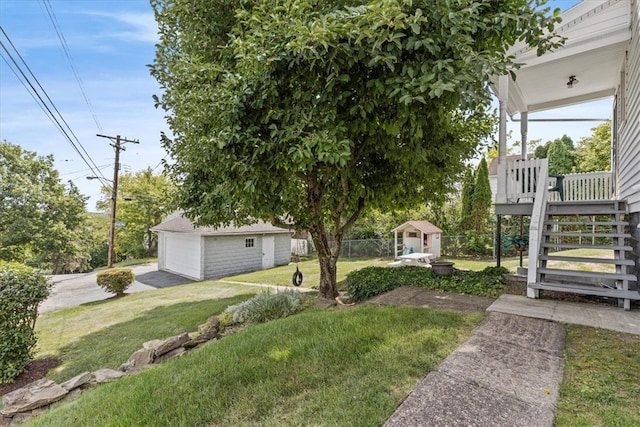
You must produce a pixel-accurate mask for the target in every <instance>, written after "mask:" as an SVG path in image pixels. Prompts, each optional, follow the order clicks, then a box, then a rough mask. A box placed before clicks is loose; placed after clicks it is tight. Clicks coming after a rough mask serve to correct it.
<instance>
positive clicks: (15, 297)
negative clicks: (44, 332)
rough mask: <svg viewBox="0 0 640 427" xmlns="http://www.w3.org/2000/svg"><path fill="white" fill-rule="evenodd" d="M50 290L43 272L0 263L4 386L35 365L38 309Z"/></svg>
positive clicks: (0, 372)
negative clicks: (28, 366)
mask: <svg viewBox="0 0 640 427" xmlns="http://www.w3.org/2000/svg"><path fill="white" fill-rule="evenodd" d="M50 289H51V283H50V282H49V281H48V280H47V278H46V277H45V276H44V275H43V274H42V273H41V272H40V271H37V270H34V269H33V268H31V267H27V266H25V265H22V264H18V263H13V262H4V261H0V384H2V383H6V382H11V381H12V380H13V379H14V378H15V377H17V376H18V375H19V374H20V373H22V372H24V371H25V369H26V367H27V365H28V364H29V362H30V361H31V358H32V350H33V348H34V346H35V345H36V342H37V338H36V334H35V332H34V327H35V324H36V318H37V317H38V305H39V304H40V303H41V302H42V301H44V300H45V299H46V298H47V296H48V295H49V291H50Z"/></svg>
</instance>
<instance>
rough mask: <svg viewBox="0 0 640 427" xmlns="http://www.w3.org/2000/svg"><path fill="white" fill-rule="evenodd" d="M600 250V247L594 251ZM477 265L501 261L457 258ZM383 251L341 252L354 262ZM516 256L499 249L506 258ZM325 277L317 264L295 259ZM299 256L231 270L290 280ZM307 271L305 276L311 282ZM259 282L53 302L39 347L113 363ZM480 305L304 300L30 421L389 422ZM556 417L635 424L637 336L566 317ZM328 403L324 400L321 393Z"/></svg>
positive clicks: (345, 267) (474, 319)
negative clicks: (451, 308)
mask: <svg viewBox="0 0 640 427" xmlns="http://www.w3.org/2000/svg"><path fill="white" fill-rule="evenodd" d="M589 253H590V254H592V256H594V255H595V254H596V253H597V251H593V250H592V251H591V252H589ZM454 261H455V262H456V267H458V268H464V269H472V270H481V269H483V268H484V267H486V266H490V265H494V261H492V260H487V261H474V260H462V259H460V260H454ZM388 262H389V260H384V259H379V260H344V259H343V260H340V264H339V280H341V279H342V278H344V277H345V276H346V273H347V272H348V271H352V270H355V269H358V268H362V267H365V266H370V265H386V264H387V263H388ZM507 262H509V263H510V262H513V263H515V265H517V263H518V260H517V259H512V260H503V263H502V264H503V265H506V264H507ZM299 266H300V269H301V271H303V273H304V274H305V283H304V284H303V286H309V285H310V284H309V283H307V280H313V281H314V283H317V277H318V274H319V270H318V266H317V261H304V262H301V263H300V264H299ZM294 269H295V266H294V265H289V266H285V267H278V268H275V269H271V270H267V271H261V272H255V273H250V274H244V275H240V276H235V277H230V278H227V279H228V280H234V281H243V282H252V283H270V284H280V285H285V284H288V281H289V280H290V279H291V277H290V276H291V274H292V273H293V271H294ZM309 278H311V279H309ZM257 291H259V290H258V289H257V288H255V287H249V286H243V285H237V284H229V283H223V282H213V281H208V282H201V283H194V284H188V285H182V286H177V287H174V288H169V289H159V290H153V291H146V292H139V293H133V294H130V295H127V296H126V297H124V298H120V299H110V300H105V301H100V302H96V303H91V304H85V305H82V306H79V307H74V308H68V309H63V310H58V311H54V312H49V313H45V314H43V315H41V316H40V317H39V318H38V322H37V332H38V335H39V348H38V357H48V356H55V357H59V358H61V359H63V360H64V364H63V365H61V366H60V367H59V368H58V369H56V370H54V371H53V372H50V374H49V377H50V378H52V379H54V380H56V381H58V382H60V381H64V380H66V379H68V378H70V377H72V376H73V375H75V374H77V373H79V372H82V371H85V370H87V371H92V370H96V369H99V368H103V367H112V368H115V367H117V366H119V365H120V364H121V363H122V362H124V361H125V360H126V359H127V358H128V357H129V355H130V354H131V353H133V352H134V351H135V350H137V349H138V348H140V347H141V345H142V343H143V342H145V341H148V340H151V339H155V338H166V337H168V336H171V335H174V334H178V333H180V332H188V331H193V330H195V329H196V328H197V325H199V324H201V323H204V321H206V319H207V318H208V317H209V316H211V315H214V314H218V313H220V312H222V311H223V310H224V309H225V307H227V306H228V305H230V304H235V303H237V302H240V301H242V300H244V299H247V298H249V297H250V296H251V294H252V293H255V292H257ZM482 318H483V316H482V315H477V314H460V313H448V312H438V311H434V310H429V309H424V308H409V307H384V308H383V307H374V306H369V305H366V304H365V305H358V306H356V307H354V308H350V309H335V310H317V309H309V310H307V311H305V312H303V313H301V314H298V315H295V316H292V317H290V318H287V319H282V320H279V321H275V322H270V323H267V324H263V325H256V326H252V327H251V328H248V329H246V330H244V331H242V332H240V333H238V334H235V335H232V336H229V337H226V338H224V339H222V340H220V341H218V342H215V343H211V344H209V345H207V346H205V347H202V348H200V349H198V350H195V351H193V352H191V353H189V354H187V355H185V356H184V357H182V358H179V359H177V360H172V361H170V362H168V363H166V364H164V365H160V366H157V367H154V368H152V369H150V370H148V371H144V372H141V373H138V374H136V375H133V376H131V377H127V378H124V379H121V380H118V381H117V382H115V383H112V384H106V385H102V386H100V387H97V388H96V389H93V390H88V391H86V392H85V393H83V395H82V396H80V398H79V399H77V400H75V401H73V402H71V403H62V404H59V405H55V407H54V409H53V411H52V412H51V413H49V414H47V415H44V416H40V417H37V418H36V419H35V420H34V421H33V422H32V424H33V425H52V426H58V425H83V426H84V425H88V426H91V425H318V426H322V425H354V426H357V425H363V426H365V425H366V426H368V425H381V424H382V423H383V422H384V421H385V420H386V418H387V417H388V416H389V415H390V414H391V413H392V412H393V409H394V408H395V406H396V405H397V404H398V403H399V402H400V401H401V400H402V399H403V398H404V397H405V396H406V394H407V393H408V392H409V391H410V390H411V389H412V388H413V387H414V386H415V385H416V383H417V382H418V381H419V380H420V379H421V378H422V377H423V376H424V375H425V374H426V373H427V372H428V371H429V370H431V369H434V368H435V367H436V366H437V365H438V363H439V362H440V361H441V360H442V359H443V358H445V357H446V356H447V355H448V354H449V353H450V352H451V351H453V350H454V349H455V348H456V347H457V346H458V345H459V344H460V343H461V342H463V341H464V339H465V338H466V337H467V336H468V335H469V334H470V332H471V331H472V330H473V328H474V327H475V326H476V325H477V324H478V322H480V321H481V319H482ZM567 329H568V333H567V343H566V351H565V358H566V366H565V378H564V381H563V383H562V385H561V390H560V399H559V401H558V415H557V419H556V425H557V426H561V427H564V426H610V425H611V426H636V425H640V415H639V414H640V356H639V355H640V337H638V336H634V335H629V334H620V333H615V332H610V331H601V330H597V329H593V328H586V327H579V326H573V325H569V326H567ZM327 402H329V403H328V404H327Z"/></svg>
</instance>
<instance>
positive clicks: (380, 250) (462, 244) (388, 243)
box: [307, 234, 495, 258]
mask: <svg viewBox="0 0 640 427" xmlns="http://www.w3.org/2000/svg"><path fill="white" fill-rule="evenodd" d="M493 239H494V236H493V234H486V235H477V236H473V237H469V236H442V237H441V240H440V241H441V248H440V249H441V256H443V257H445V256H450V257H460V256H467V255H471V254H474V255H483V256H492V255H493V256H495V253H494V252H495V251H494V249H493ZM393 244H394V240H393V238H389V239H364V240H343V241H342V248H341V249H340V257H341V258H393V257H394V256H395V253H394V251H393ZM399 244H400V246H402V242H399ZM330 246H331V248H332V249H333V247H334V246H333V242H330ZM307 248H308V253H309V254H315V248H314V246H313V243H312V242H311V241H309V242H308V245H307Z"/></svg>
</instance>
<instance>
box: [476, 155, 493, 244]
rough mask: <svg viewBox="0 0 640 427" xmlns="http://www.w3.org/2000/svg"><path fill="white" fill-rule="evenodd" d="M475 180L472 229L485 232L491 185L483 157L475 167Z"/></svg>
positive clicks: (489, 209) (488, 213) (480, 232)
mask: <svg viewBox="0 0 640 427" xmlns="http://www.w3.org/2000/svg"><path fill="white" fill-rule="evenodd" d="M475 176H476V181H475V185H474V189H473V197H472V208H471V217H472V218H473V223H474V227H473V228H474V229H475V230H476V231H477V232H478V233H479V234H482V233H486V232H487V224H488V221H489V215H490V213H491V186H490V185H489V169H488V167H487V161H486V160H485V158H484V157H483V158H482V160H480V164H478V168H477V169H476V173H475Z"/></svg>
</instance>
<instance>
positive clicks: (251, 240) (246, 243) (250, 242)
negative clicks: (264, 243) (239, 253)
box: [244, 237, 255, 248]
mask: <svg viewBox="0 0 640 427" xmlns="http://www.w3.org/2000/svg"><path fill="white" fill-rule="evenodd" d="M254 246H255V239H254V238H253V237H250V238H248V239H244V247H245V248H252V247H254Z"/></svg>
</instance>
